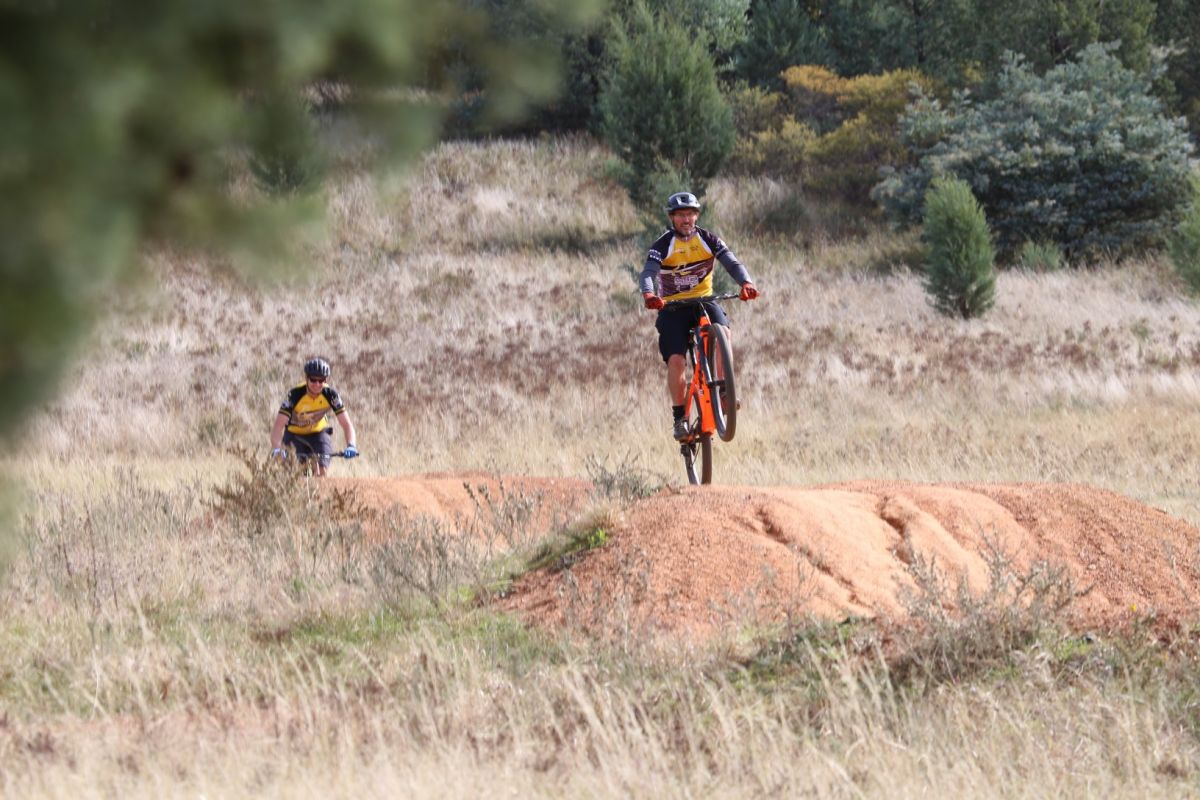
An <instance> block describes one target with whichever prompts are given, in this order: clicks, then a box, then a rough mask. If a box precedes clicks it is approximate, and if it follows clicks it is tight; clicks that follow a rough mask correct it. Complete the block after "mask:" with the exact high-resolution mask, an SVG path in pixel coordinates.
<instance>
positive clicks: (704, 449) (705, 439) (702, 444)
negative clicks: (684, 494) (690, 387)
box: [679, 347, 713, 485]
mask: <svg viewBox="0 0 1200 800" xmlns="http://www.w3.org/2000/svg"><path fill="white" fill-rule="evenodd" d="M687 369H688V374H689V375H691V374H694V373H695V369H696V349H695V348H694V347H690V348H688V351H687ZM701 373H703V370H701ZM701 417H702V414H701V411H700V396H699V395H696V396H694V397H693V398H692V402H691V404H690V406H689V408H688V409H687V422H688V430H689V431H694V433H693V434H692V436H691V437H690V438H689V439H688V441H686V442H684V443H683V444H682V445H680V448H679V450H680V452H681V453H683V465H684V469H685V470H686V472H687V477H688V483H691V484H692V485H700V484H707V483H712V473H713V454H712V434H711V433H700V432H699V431H700V420H701ZM697 450H699V455H700V470H699V471H698V472H697V470H696V454H697V453H696V451H697Z"/></svg>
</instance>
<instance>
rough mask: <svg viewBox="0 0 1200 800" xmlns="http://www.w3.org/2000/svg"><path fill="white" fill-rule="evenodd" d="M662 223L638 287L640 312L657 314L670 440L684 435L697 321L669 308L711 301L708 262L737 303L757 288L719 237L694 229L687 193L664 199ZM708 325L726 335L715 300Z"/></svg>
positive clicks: (696, 213)
mask: <svg viewBox="0 0 1200 800" xmlns="http://www.w3.org/2000/svg"><path fill="white" fill-rule="evenodd" d="M666 212H667V218H668V219H669V220H670V221H671V227H670V229H669V230H667V231H666V233H664V234H663V235H662V236H660V237H659V238H658V239H657V240H656V241H655V242H654V244H652V245H650V252H648V253H647V254H646V265H645V266H644V267H643V268H642V274H641V278H640V279H639V283H640V285H641V289H642V298H643V299H644V300H645V303H646V308H649V309H651V310H655V311H658V319H657V320H656V321H655V323H654V327H655V328H657V329H658V351H659V353H661V354H662V357H663V361H665V362H666V363H667V393H668V394H669V395H670V397H671V413H672V414H673V415H674V417H675V421H674V425H673V427H672V435H673V436H674V437H675V439H676V440H682V439H685V438H686V437H687V435H688V428H687V417H686V416H685V415H684V413H683V412H684V409H683V401H684V397H685V396H686V393H687V378H686V376H685V375H684V372H685V370H686V368H687V364H686V363H685V354H686V353H687V338H688V332H689V331H690V330H691V328H692V326H693V325H695V324H696V320H697V319H699V316H700V309H699V308H698V307H697V306H694V305H693V306H685V307H683V308H675V309H673V308H671V304H672V303H674V302H675V301H678V300H693V299H696V298H703V297H711V296H712V294H713V262H714V261H720V262H721V266H723V267H725V271H726V272H728V273H729V274H730V276H731V277H732V278H733V279H734V280H735V281H737V283H738V285H739V286H741V287H742V291H741V295H740V296H741V299H742V300H753V299H754V298H756V297H758V289H756V288H754V282H753V281H752V280H751V279H750V273H749V272H747V271H746V267H745V266H744V265H743V264H742V262H740V261H738V259H737V256H735V255H734V254H733V251H731V250H730V249H729V248H728V247H727V246H726V245H725V242H723V241H721V239H720V237H718V236H716V235H714V234H712V233H710V232H709V231H706V230H704V229H703V228H700V227H697V226H696V222H697V221H698V220H699V219H700V201H699V200H697V199H696V195H694V194H692V193H691V192H676V193H675V194H673V195H671V196H670V197H669V198H667V207H666ZM704 307H705V309H706V310H707V311H708V316H709V318H710V319H711V320H712V321H713V323H714V324H717V325H721V326H722V327H724V328H725V329H726V331H728V329H729V319H728V318H727V317H726V316H725V312H724V310H723V309H722V308H721V306H720V305H719V304H718V303H717V302H716V301H711V302H706V303H704Z"/></svg>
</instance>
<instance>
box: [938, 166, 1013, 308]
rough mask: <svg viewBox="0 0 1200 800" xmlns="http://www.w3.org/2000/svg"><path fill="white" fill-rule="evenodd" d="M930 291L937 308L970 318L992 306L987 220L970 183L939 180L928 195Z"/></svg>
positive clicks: (993, 275)
mask: <svg viewBox="0 0 1200 800" xmlns="http://www.w3.org/2000/svg"><path fill="white" fill-rule="evenodd" d="M924 210H925V230H924V234H923V238H924V240H925V244H926V246H927V247H928V263H927V268H926V273H925V291H926V292H927V293H928V294H929V299H930V302H931V303H932V304H933V306H934V308H936V309H937V310H938V311H940V312H942V313H943V314H946V315H948V316H957V317H962V318H963V319H970V318H971V317H978V316H980V315H981V314H983V313H984V312H985V311H987V310H988V309H989V308H991V307H992V303H993V302H994V301H995V292H996V273H995V268H994V267H993V262H994V260H995V251H994V250H993V249H992V243H991V238H990V235H989V232H988V225H987V219H986V218H985V217H984V214H983V209H982V208H980V207H979V203H978V202H977V201H976V200H975V196H974V195H972V194H971V187H970V186H968V185H967V183H966V181H962V180H959V179H958V178H953V177H949V176H945V175H943V176H939V177H938V178H936V179H935V180H934V181H933V183H932V184H931V185H930V187H929V191H928V193H926V195H925V209H924Z"/></svg>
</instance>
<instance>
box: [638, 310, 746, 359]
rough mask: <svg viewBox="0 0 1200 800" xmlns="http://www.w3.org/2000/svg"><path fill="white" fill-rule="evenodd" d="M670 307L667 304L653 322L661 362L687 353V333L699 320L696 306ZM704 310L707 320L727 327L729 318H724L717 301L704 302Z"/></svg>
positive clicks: (723, 312) (723, 311)
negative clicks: (705, 310) (656, 330)
mask: <svg viewBox="0 0 1200 800" xmlns="http://www.w3.org/2000/svg"><path fill="white" fill-rule="evenodd" d="M671 306H672V303H667V305H666V306H665V307H664V308H663V310H662V311H659V312H658V319H657V320H655V322H654V327H655V328H657V329H658V352H660V353H662V359H663V361H667V360H669V359H670V358H671V356H681V355H683V354H684V353H686V352H687V344H688V331H690V330H691V329H692V326H693V325H695V324H696V320H698V319H699V318H700V307H699V306H698V305H688V306H680V307H676V308H671ZM704 308H705V309H707V311H708V318H709V319H710V320H712V321H713V322H714V323H715V324H717V325H724V326H725V327H729V318H728V317H726V316H725V309H723V308H721V306H720V304H719V303H717V301H715V300H708V301H705V303H704Z"/></svg>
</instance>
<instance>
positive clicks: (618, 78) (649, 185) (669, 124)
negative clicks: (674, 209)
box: [599, 4, 734, 206]
mask: <svg viewBox="0 0 1200 800" xmlns="http://www.w3.org/2000/svg"><path fill="white" fill-rule="evenodd" d="M631 22H632V29H631V30H630V31H628V32H624V31H622V32H620V33H618V35H617V36H616V39H615V41H614V46H613V52H614V58H613V66H612V70H611V72H610V73H609V75H608V77H607V80H606V84H605V88H604V91H603V93H602V95H601V97H600V103H599V109H600V117H601V128H602V131H603V135H604V138H605V140H606V141H607V142H608V144H609V146H610V147H611V148H612V149H613V151H614V152H615V153H616V154H617V156H618V157H619V158H620V159H621V160H622V162H623V163H624V165H625V173H624V175H623V176H622V183H623V185H624V186H625V188H626V190H627V191H628V192H629V195H630V197H631V198H632V199H633V200H634V202H635V203H637V204H639V205H643V206H644V205H646V204H649V203H652V202H655V201H656V200H657V201H661V200H662V198H661V197H657V198H656V195H655V194H654V187H655V185H656V184H658V183H661V181H660V178H661V176H662V175H664V174H668V175H671V176H672V177H673V179H674V180H675V181H676V185H677V186H680V187H683V186H686V187H688V188H689V189H690V190H691V191H693V192H695V193H696V194H703V193H704V188H705V186H706V184H707V181H708V180H709V179H710V178H712V177H713V176H714V175H715V174H716V173H717V170H718V169H720V167H721V165H722V163H724V161H725V159H726V158H727V157H728V155H729V152H730V150H732V148H733V141H734V127H733V113H732V111H731V110H730V108H729V106H728V104H727V103H726V102H725V99H724V98H723V97H722V96H721V91H720V88H719V87H718V85H717V76H716V69H715V67H714V65H713V62H712V58H711V57H710V56H709V54H708V52H707V50H706V49H705V48H704V46H703V44H702V43H700V42H699V41H697V40H696V39H695V38H694V37H692V36H690V35H689V32H688V31H687V30H685V29H683V28H681V27H679V25H678V24H676V23H674V22H672V21H671V20H669V19H665V18H661V17H656V16H655V15H654V14H653V13H651V12H650V11H649V10H648V9H647V8H646V7H645V6H644V5H641V4H638V5H637V6H635V7H634V10H633V18H632V21H631Z"/></svg>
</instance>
